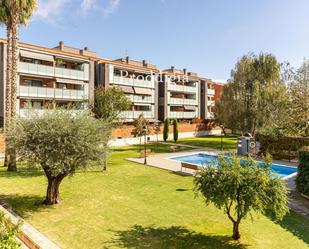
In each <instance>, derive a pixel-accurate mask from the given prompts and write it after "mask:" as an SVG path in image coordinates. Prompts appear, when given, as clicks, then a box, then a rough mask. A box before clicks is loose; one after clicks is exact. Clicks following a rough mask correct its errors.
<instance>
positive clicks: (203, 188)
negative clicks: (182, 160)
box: [194, 157, 288, 240]
mask: <svg viewBox="0 0 309 249" xmlns="http://www.w3.org/2000/svg"><path fill="white" fill-rule="evenodd" d="M267 165H268V163H267ZM194 185H195V191H196V193H199V192H200V193H201V194H202V195H203V197H204V200H205V202H206V205H208V204H210V203H213V204H214V205H215V206H216V207H217V208H219V209H223V210H224V212H225V213H226V214H227V216H228V218H229V219H230V220H231V221H232V223H233V236H232V237H233V239H234V240H238V239H239V238H240V233H239V225H240V222H241V221H242V219H243V218H246V217H247V216H248V215H249V214H250V212H251V211H254V212H257V213H263V214H265V213H269V212H272V213H273V214H274V215H275V216H276V217H277V218H278V219H282V218H283V217H284V216H285V214H286V213H287V212H288V207H287V206H286V203H287V195H286V194H287V189H286V187H285V185H284V183H283V181H282V180H281V179H280V178H278V177H275V176H274V175H273V174H272V173H271V171H270V167H269V166H266V167H258V166H257V165H256V163H255V162H254V161H252V160H243V161H240V159H239V158H236V157H235V158H229V159H227V158H224V157H221V158H220V159H219V162H218V166H217V167H214V166H208V167H205V168H203V169H202V170H201V171H199V172H198V173H197V175H196V176H195V178H194Z"/></svg>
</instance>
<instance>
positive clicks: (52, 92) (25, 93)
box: [19, 86, 88, 100]
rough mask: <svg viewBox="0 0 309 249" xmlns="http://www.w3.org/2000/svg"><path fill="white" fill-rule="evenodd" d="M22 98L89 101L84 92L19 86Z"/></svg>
mask: <svg viewBox="0 0 309 249" xmlns="http://www.w3.org/2000/svg"><path fill="white" fill-rule="evenodd" d="M19 96H20V97H34V98H55V99H75V100H83V99H88V95H87V94H86V93H85V92H84V91H82V90H70V89H59V88H48V87H34V86H19Z"/></svg>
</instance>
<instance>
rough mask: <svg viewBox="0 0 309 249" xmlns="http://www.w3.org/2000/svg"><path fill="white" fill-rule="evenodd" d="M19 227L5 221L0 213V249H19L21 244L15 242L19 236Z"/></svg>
mask: <svg viewBox="0 0 309 249" xmlns="http://www.w3.org/2000/svg"><path fill="white" fill-rule="evenodd" d="M19 226H20V223H19V224H18V225H14V224H12V223H11V222H9V221H5V217H4V214H3V213H2V212H0V248H1V249H19V248H21V244H20V243H19V242H18V241H17V240H16V237H17V236H18V234H19Z"/></svg>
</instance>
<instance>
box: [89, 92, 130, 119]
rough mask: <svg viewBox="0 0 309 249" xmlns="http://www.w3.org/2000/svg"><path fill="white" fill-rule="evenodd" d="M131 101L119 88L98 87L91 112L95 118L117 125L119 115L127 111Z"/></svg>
mask: <svg viewBox="0 0 309 249" xmlns="http://www.w3.org/2000/svg"><path fill="white" fill-rule="evenodd" d="M130 105H131V101H130V100H129V99H128V97H127V96H126V95H125V93H124V92H123V91H122V89H121V88H119V87H107V88H104V87H99V88H97V89H96V91H95V101H94V105H93V112H94V114H95V117H96V118H99V119H105V120H107V121H110V122H112V123H113V124H117V122H119V121H120V118H121V117H120V114H121V112H123V111H126V110H128V109H129V107H130Z"/></svg>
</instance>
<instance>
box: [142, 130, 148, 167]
mask: <svg viewBox="0 0 309 249" xmlns="http://www.w3.org/2000/svg"><path fill="white" fill-rule="evenodd" d="M143 131H144V164H147V154H146V152H147V147H146V135H147V126H144V128H143Z"/></svg>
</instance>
